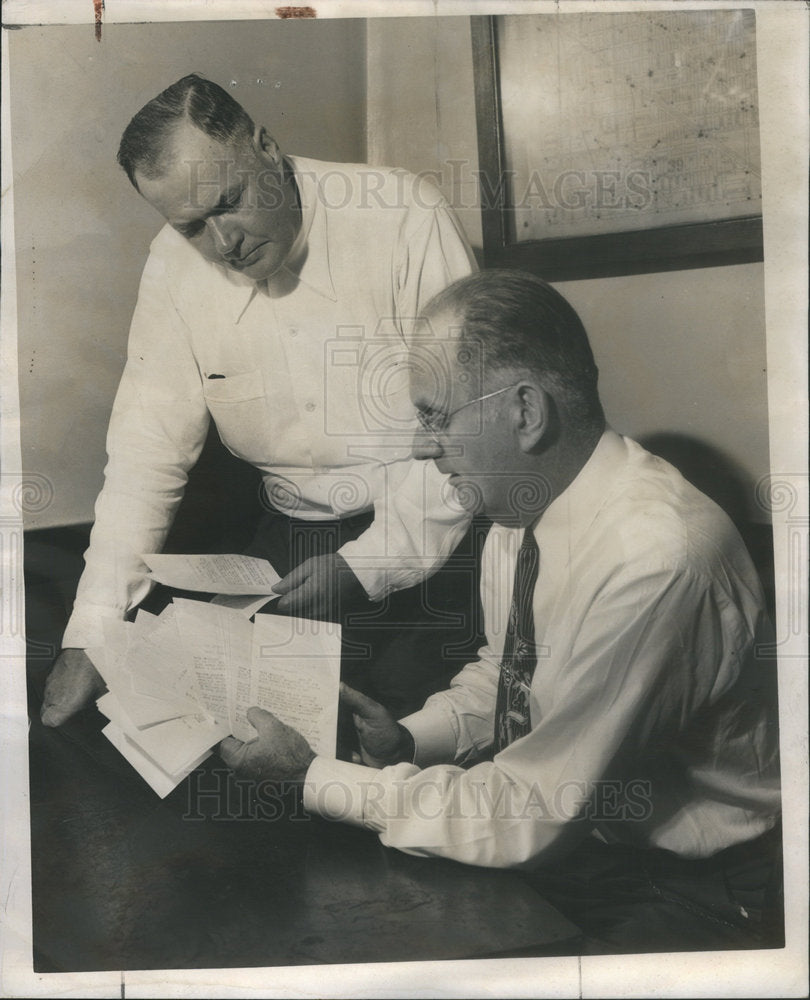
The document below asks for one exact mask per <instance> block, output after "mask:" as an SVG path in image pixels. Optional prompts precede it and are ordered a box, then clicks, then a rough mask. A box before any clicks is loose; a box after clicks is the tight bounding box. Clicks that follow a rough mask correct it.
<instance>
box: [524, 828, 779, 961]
mask: <svg viewBox="0 0 810 1000" xmlns="http://www.w3.org/2000/svg"><path fill="white" fill-rule="evenodd" d="M527 878H528V879H529V881H530V882H531V884H532V886H533V887H534V888H536V889H537V891H538V892H539V893H540V894H541V895H542V896H543V897H544V898H545V899H547V900H548V901H549V902H550V903H551V904H552V905H553V906H556V907H557V909H558V910H560V912H561V913H563V914H564V915H565V916H566V917H568V919H569V920H571V921H572V922H573V923H574V924H576V925H577V926H578V927H579V928H580V929H581V930H582V932H583V934H584V943H583V946H582V949H581V950H582V953H583V954H616V953H644V952H664V951H713V950H721V949H733V948H737V949H740V948H780V947H782V946H783V945H784V915H783V902H782V899H783V896H782V839H781V828H776V829H774V830H772V831H770V832H769V833H767V834H765V835H764V836H762V837H759V838H758V839H756V840H753V841H749V842H748V843H746V844H739V845H737V846H735V847H730V848H728V849H727V850H725V851H721V852H719V853H718V854H716V855H715V856H714V857H711V858H707V859H705V860H699V861H689V860H684V859H683V858H680V857H678V856H677V855H675V854H673V853H671V852H670V851H663V850H642V849H635V848H630V847H624V846H620V845H616V844H611V845H607V844H604V843H602V842H601V841H598V840H596V839H594V838H593V837H587V838H586V839H585V840H583V841H582V842H581V843H580V844H579V845H578V847H577V848H575V850H574V851H573V852H572V853H571V854H570V855H569V856H568V857H566V858H565V859H564V860H563V861H562V862H561V863H556V864H555V865H554V866H553V867H552V868H550V869H549V870H545V869H538V870H537V871H535V872H531V873H528V874H527Z"/></svg>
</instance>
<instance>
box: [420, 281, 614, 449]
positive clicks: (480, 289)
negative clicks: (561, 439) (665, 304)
mask: <svg viewBox="0 0 810 1000" xmlns="http://www.w3.org/2000/svg"><path fill="white" fill-rule="evenodd" d="M442 310H448V311H449V310H452V311H454V312H455V313H457V315H458V317H459V319H460V321H461V326H462V329H461V339H462V341H468V342H474V343H476V344H478V345H480V350H481V352H482V355H483V356H482V362H483V365H484V371H489V370H492V369H495V370H498V369H515V368H517V369H521V368H523V369H528V370H529V371H531V372H532V373H533V374H535V375H536V376H537V378H538V379H539V380H540V382H541V384H543V385H544V386H545V387H546V388H547V389H548V391H549V392H550V393H551V395H552V396H553V397H554V398H555V402H556V403H557V405H558V406H560V405H562V406H563V407H564V408H565V411H566V412H567V414H568V419H569V421H570V423H571V425H572V429H573V430H574V431H575V432H580V433H591V432H594V431H596V430H600V429H601V428H602V427H603V426H604V422H605V416H604V411H603V410H602V404H601V402H600V400H599V391H598V388H597V383H598V380H599V369H598V368H597V366H596V362H595V361H594V357H593V351H592V350H591V345H590V343H589V342H588V335H587V333H586V332H585V328H584V326H583V325H582V321H581V320H580V318H579V316H578V315H577V313H576V312H575V311H574V308H573V307H572V306H571V305H570V304H569V303H568V302H567V301H566V300H565V299H564V298H563V297H562V295H560V293H559V292H557V291H555V289H553V288H552V287H551V285H549V284H548V283H547V282H545V281H542V280H541V279H540V278H538V277H536V276H535V275H533V274H528V273H527V272H525V271H507V270H494V269H493V270H485V271H480V272H478V273H476V274H471V275H469V276H468V277H466V278H461V279H460V280H458V281H455V282H454V283H453V284H452V285H449V286H448V287H447V288H445V289H444V291H442V292H440V293H439V294H438V295H437V296H436V297H435V298H434V299H432V300H431V302H430V303H429V304H428V306H427V308H426V310H425V312H426V314H427V316H428V317H430V316H433V315H436V313H438V312H439V311H442Z"/></svg>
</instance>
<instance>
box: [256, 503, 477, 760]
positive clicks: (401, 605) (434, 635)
mask: <svg viewBox="0 0 810 1000" xmlns="http://www.w3.org/2000/svg"><path fill="white" fill-rule="evenodd" d="M373 517H374V515H373V513H368V514H360V515H357V516H356V517H351V518H346V519H343V520H340V521H328V522H323V521H303V520H297V519H295V518H290V517H287V516H285V515H283V514H278V513H273V512H267V513H265V514H264V516H263V517H262V520H261V522H260V523H259V526H258V528H257V531H256V534H255V536H254V538H253V540H252V542H251V543H250V545H249V546H248V547H247V549H246V553H247V554H248V555H253V556H260V557H261V558H264V559H268V560H269V561H270V562H271V563H272V565H273V566H274V568H275V569H276V571H277V572H278V573H280V574H281V575H282V576H284V575H286V574H287V573H288V572H289V571H290V570H291V569H293V568H294V567H295V566H298V565H300V563H302V562H303V561H304V560H305V559H308V558H311V557H312V556H318V555H324V554H327V553H331V552H335V551H337V550H338V549H339V548H340V547H341V546H342V545H344V544H345V543H346V542H348V541H351V540H353V539H355V538H357V537H358V535H360V534H362V532H363V531H365V529H366V528H367V527H368V526H369V524H371V522H372V520H373ZM488 528H489V522H488V521H485V520H476V521H474V522H473V523H472V525H471V526H470V529H469V530H468V531H467V534H466V535H465V537H464V538H463V539H462V541H461V542H460V544H459V545H458V547H457V548H456V550H455V552H454V553H453V554H452V556H451V557H450V559H449V560H448V562H447V563H446V564H445V565H444V566H443V567H442V568H441V569H440V570H439V571H438V572H437V573H436V574H434V575H433V576H432V577H430V578H429V579H428V580H424V581H423V582H422V583H420V584H419V585H417V586H415V587H411V588H409V589H407V590H400V591H396V592H395V593H393V594H390V595H389V596H388V597H387V598H385V600H383V601H381V602H371V601H368V600H363V601H360V602H358V603H356V604H355V605H353V606H352V607H345V608H341V609H340V621H341V626H342V652H341V676H342V678H343V680H344V681H345V682H346V683H347V684H349V685H351V686H352V687H354V688H357V689H358V690H360V691H362V692H363V693H364V694H367V695H369V697H371V698H374V699H375V700H376V701H379V702H380V703H381V704H383V705H385V707H386V708H387V709H389V711H390V712H392V714H393V715H394V716H395V717H396V718H402V717H403V716H405V715H408V714H409V713H410V712H414V711H416V710H417V709H419V708H421V707H422V705H423V704H424V701H425V699H426V698H427V697H428V695H431V694H433V693H434V692H436V691H441V690H444V689H445V688H446V687H447V686H448V684H449V682H450V679H451V678H452V677H453V676H454V675H455V674H457V673H458V671H459V670H460V669H461V668H462V667H463V666H464V664H465V663H468V662H470V660H471V659H474V657H475V654H476V652H477V650H478V648H479V647H480V646H481V644H482V642H483V636H484V627H483V611H482V609H481V603H480V597H479V581H480V565H481V559H480V555H481V548H482V545H483V540H484V538H485V536H486V533H487V530H488ZM268 610H269V611H271V610H272V605H271V606H270V607H269V608H268ZM352 734H353V726H351V720H347V719H346V718H341V723H340V736H339V751H340V752H341V755H345V754H346V749H347V748H346V743H347V741H348V743H353V738H352ZM341 744H342V746H340V745H341Z"/></svg>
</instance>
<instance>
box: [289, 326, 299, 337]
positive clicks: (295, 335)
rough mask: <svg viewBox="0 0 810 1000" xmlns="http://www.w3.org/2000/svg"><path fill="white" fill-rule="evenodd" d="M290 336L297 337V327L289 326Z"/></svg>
mask: <svg viewBox="0 0 810 1000" xmlns="http://www.w3.org/2000/svg"><path fill="white" fill-rule="evenodd" d="M290 336H291V337H297V336H298V327H297V326H291V327H290Z"/></svg>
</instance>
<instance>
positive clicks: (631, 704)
mask: <svg viewBox="0 0 810 1000" xmlns="http://www.w3.org/2000/svg"><path fill="white" fill-rule="evenodd" d="M425 323H426V324H430V325H431V326H432V327H433V331H434V333H438V332H439V331H446V330H454V331H456V336H457V340H456V342H455V344H456V346H455V349H453V350H452V351H450V352H449V353H450V355H451V360H452V363H451V364H449V365H446V364H445V363H444V359H443V358H442V357H441V356H440V353H439V352H440V350H441V340H440V339H438V338H437V339H436V340H431V339H428V338H426V339H425V340H424V341H421V342H420V346H417V348H416V350H417V351H418V352H419V353H420V355H421V358H420V359H419V360H415V361H414V363H413V364H412V379H411V393H412V398H413V402H414V404H415V406H416V407H417V409H418V411H419V413H420V417H421V423H422V431H421V432H420V433H419V434H418V436H417V438H416V441H415V447H414V451H415V454H416V455H417V456H418V457H419V458H421V459H425V460H434V462H435V464H436V465H437V466H438V468H439V470H440V471H441V472H443V473H445V474H448V475H449V476H450V481H451V483H452V484H453V486H454V488H455V489H456V491H457V493H458V495H459V497H460V498H461V499H462V500H463V502H464V504H465V505H466V506H468V507H469V508H470V509H471V510H472V509H478V508H479V507H481V506H482V507H483V508H484V509H485V510H486V512H487V514H488V515H489V516H490V517H491V518H492V519H493V521H494V522H495V524H494V526H493V528H492V530H491V532H490V534H489V536H488V538H487V542H486V546H485V550H484V556H483V566H482V599H483V605H484V614H485V628H486V637H487V644H486V645H485V646H484V647H483V648H482V649H481V650H480V652H479V657H478V659H477V661H475V662H472V663H470V664H468V665H467V666H465V667H464V669H463V670H461V672H460V673H459V674H458V675H457V676H456V677H454V678H453V680H452V683H451V684H450V687H449V689H448V690H446V691H444V692H441V693H437V694H435V695H433V696H432V697H430V698H429V699H428V701H427V702H426V704H425V706H424V708H423V709H422V710H421V711H418V712H416V713H415V714H412V715H411V716H409V717H406V718H403V719H401V720H400V721H399V722H397V721H396V720H395V719H394V718H393V717H392V716H391V714H390V713H389V712H387V711H385V709H384V708H383V707H382V706H380V705H378V704H375V703H374V702H373V701H372V700H371V699H369V698H367V697H365V696H364V695H361V694H358V693H357V692H355V691H352V690H350V689H346V688H344V690H343V691H342V697H343V699H344V702H345V703H346V704H348V705H349V707H350V708H351V709H352V711H353V712H354V717H355V724H356V727H357V731H358V734H359V737H360V744H361V748H362V761H363V763H361V762H360V761H359V760H358V761H357V762H355V763H349V762H346V761H334V760H327V759H324V758H321V757H317V756H315V755H314V754H313V752H312V751H311V749H310V748H309V746H308V745H307V744H306V742H305V741H304V740H303V738H302V737H301V736H300V735H299V734H298V733H296V732H295V731H294V730H292V729H290V728H289V727H287V726H285V725H283V724H282V723H281V722H279V720H277V719H276V718H275V717H274V716H273V715H272V714H270V713H268V712H264V711H261V710H259V709H255V708H254V709H251V711H250V720H251V722H252V724H253V725H254V726H255V728H256V729H257V732H258V737H257V739H256V740H255V741H254V742H252V743H247V744H242V743H240V742H239V741H237V740H234V739H232V738H229V739H227V740H225V741H224V742H223V744H222V745H221V748H220V752H221V755H222V757H223V759H224V760H225V762H226V763H227V764H229V766H232V767H233V768H235V770H236V771H237V772H238V773H242V774H245V775H248V776H254V777H257V778H267V779H270V780H291V781H300V782H303V801H304V805H305V806H306V808H307V809H308V810H309V811H310V812H313V813H317V814H320V815H322V816H325V817H327V818H331V819H337V820H343V821H346V822H350V823H353V824H357V825H361V826H365V827H367V828H369V829H371V830H374V831H376V832H377V833H378V834H379V836H380V839H381V841H382V842H383V843H384V844H386V845H388V846H391V847H396V848H398V849H399V850H402V851H405V852H406V853H409V854H416V855H423V856H436V857H446V858H452V859H454V860H457V861H461V862H465V863H468V864H473V865H485V866H490V867H520V868H524V869H527V870H531V871H532V872H533V874H532V876H531V877H532V879H534V880H536V884H537V885H538V887H539V888H540V891H541V892H542V893H543V894H544V895H546V896H547V897H548V898H549V899H550V901H551V902H553V903H554V904H555V905H557V906H558V907H559V908H560V909H561V910H562V911H563V912H564V913H566V915H567V916H569V917H570V918H571V919H572V920H573V921H574V922H575V923H577V924H579V926H580V927H581V928H582V929H583V930H584V932H585V933H586V935H587V937H588V939H589V944H588V945H587V947H588V948H592V949H593V950H596V951H599V950H649V951H655V950H670V949H679V948H712V947H739V946H742V945H744V944H746V943H747V944H749V945H750V944H752V943H757V942H759V943H760V944H762V943H763V942H768V943H770V944H774V943H775V938H776V937H778V927H777V926H776V925H775V924H774V925H772V924H769V923H768V919H767V916H766V915H767V913H768V912H769V907H770V905H771V903H772V900H771V898H770V895H769V893H770V892H771V890H772V888H773V887H774V886H776V885H778V864H779V862H778V847H779V835H778V820H779V815H780V792H779V769H778V729H777V715H776V704H775V696H774V691H775V688H774V685H773V682H774V677H773V663H772V662H771V661H770V660H769V659H767V658H766V654H764V653H763V652H762V650H763V649H765V647H766V644H767V641H768V639H769V630H768V623H767V618H766V614H765V612H764V602H763V595H762V590H761V586H760V583H759V580H758V578H757V574H756V572H755V570H754V567H753V565H752V564H751V561H750V559H749V556H748V554H747V552H746V550H745V548H744V545H743V543H742V540H741V539H740V536H739V535H738V534H737V532H736V529H735V528H734V527H733V526H732V524H731V522H730V521H729V519H728V518H727V517H726V515H725V514H724V513H723V512H722V511H721V510H720V508H718V507H717V506H716V505H715V504H714V503H713V502H712V501H710V500H709V499H708V498H707V497H705V496H704V495H703V494H702V493H700V492H698V491H697V490H696V489H695V488H694V487H692V486H691V485H690V484H689V483H687V482H686V481H685V480H684V479H683V478H682V477H681V476H680V475H679V474H678V473H677V472H676V470H675V469H674V468H673V467H672V466H670V465H668V464H667V463H666V462H664V461H663V460H661V459H659V458H656V457H654V456H652V455H650V454H649V453H648V452H646V451H644V449H642V448H641V447H640V446H639V445H637V444H636V443H634V442H633V441H630V440H628V439H626V438H623V437H621V436H620V435H619V434H617V433H616V432H615V431H613V430H611V429H610V428H609V427H607V426H606V424H605V418H604V416H603V412H602V407H601V403H600V401H599V396H598V392H597V368H596V365H595V363H594V360H593V355H592V353H591V350H590V346H589V344H588V339H587V336H586V333H585V331H584V329H583V327H582V325H581V323H580V321H579V318H578V317H577V315H576V313H575V312H574V310H573V309H572V308H571V307H570V306H569V305H568V303H567V302H566V301H565V300H564V299H563V298H562V297H561V296H560V295H559V294H558V293H557V292H555V291H554V290H553V289H552V288H551V287H550V286H548V285H546V284H545V283H544V282H542V281H540V280H539V279H537V278H534V277H532V276H530V275H526V274H521V273H517V272H499V271H486V272H483V273H481V274H477V275H473V276H471V277H468V278H465V279H462V280H460V281H459V282H456V283H455V284H453V285H452V286H450V287H449V288H448V289H446V290H445V291H443V292H442V293H440V294H439V295H438V297H437V298H436V299H435V300H434V302H433V303H432V304H431V305H430V307H429V308H428V310H427V311H426V318H425ZM447 344H448V341H445V344H444V347H445V350H446V348H447ZM431 356H433V357H434V358H435V363H434V365H433V366H432V369H433V372H434V373H435V372H440V371H442V370H447V371H448V372H449V377H448V378H447V379H446V380H444V382H442V380H441V379H439V378H437V377H433V378H429V377H426V376H425V373H426V372H428V371H429V370H430V369H431V365H430V364H429V363H428V360H427V359H428V358H430V357H431ZM472 358H479V359H480V360H481V364H480V365H471V364H470V359H472ZM772 851H774V852H776V853H775V855H774V854H772V853H771V852H772ZM777 923H778V921H777Z"/></svg>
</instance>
